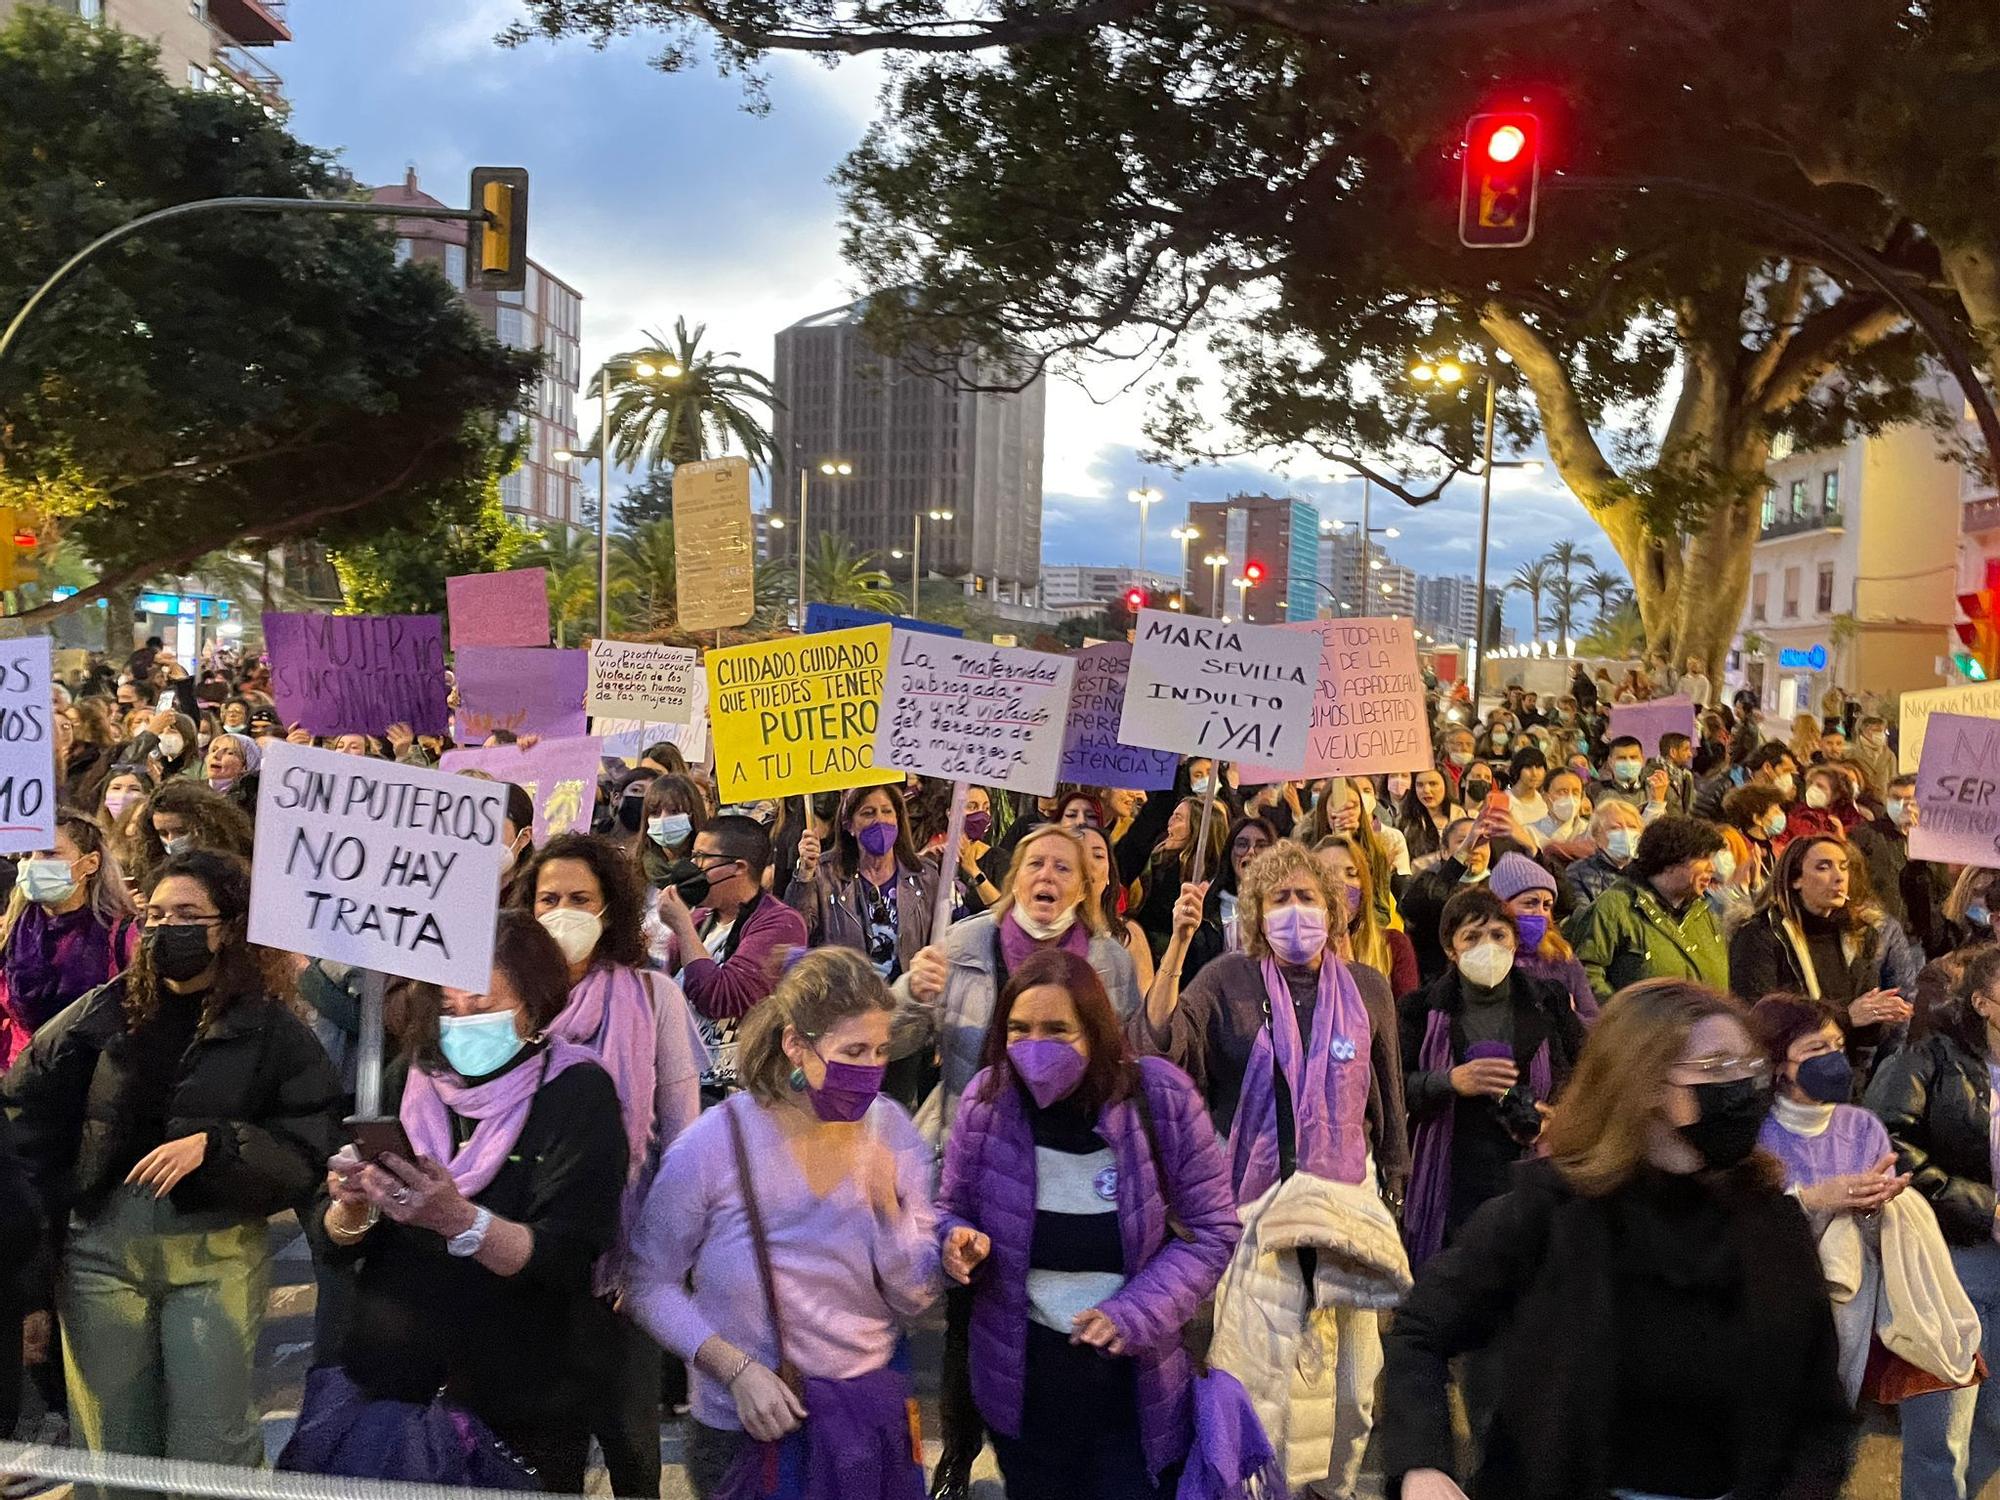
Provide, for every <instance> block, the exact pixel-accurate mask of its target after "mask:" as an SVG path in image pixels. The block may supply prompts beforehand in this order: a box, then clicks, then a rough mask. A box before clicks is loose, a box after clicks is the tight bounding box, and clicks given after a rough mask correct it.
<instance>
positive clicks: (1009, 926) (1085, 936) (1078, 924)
mask: <svg viewBox="0 0 2000 1500" xmlns="http://www.w3.org/2000/svg"><path fill="white" fill-rule="evenodd" d="M1044 948H1061V949H1063V950H1064V951H1065V952H1069V953H1074V954H1075V955H1076V956H1077V957H1078V958H1088V957H1090V929H1089V928H1088V927H1086V926H1084V925H1083V913H1081V912H1078V913H1077V918H1076V920H1075V921H1074V922H1072V923H1070V924H1069V931H1067V932H1065V933H1064V934H1063V935H1062V936H1061V937H1059V938H1054V939H1051V940H1050V941H1048V942H1042V941H1040V940H1039V939H1037V938H1033V937H1030V936H1029V935H1028V930H1027V929H1026V928H1025V927H1023V926H1022V925H1021V924H1020V923H1019V922H1017V921H1015V920H1014V911H1013V908H1012V907H1009V908H1008V909H1007V915H1006V916H1004V917H1002V918H1001V919H1000V961H1001V962H1002V963H1004V964H1006V966H1007V972H1008V973H1009V974H1011V973H1013V972H1014V971H1015V970H1016V969H1018V968H1020V967H1021V965H1022V964H1024V963H1026V962H1027V961H1028V960H1029V959H1031V958H1033V957H1034V956H1035V955H1036V954H1037V953H1039V952H1041V951H1042V949H1044Z"/></svg>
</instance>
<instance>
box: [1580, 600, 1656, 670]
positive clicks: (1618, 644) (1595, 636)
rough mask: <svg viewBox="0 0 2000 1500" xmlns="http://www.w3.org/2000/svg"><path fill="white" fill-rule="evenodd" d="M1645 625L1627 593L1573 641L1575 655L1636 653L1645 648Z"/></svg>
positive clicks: (1623, 654)
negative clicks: (1586, 631) (1580, 638)
mask: <svg viewBox="0 0 2000 1500" xmlns="http://www.w3.org/2000/svg"><path fill="white" fill-rule="evenodd" d="M1645 644H1646V627H1645V625H1644V623H1643V622H1642V621H1641V620H1640V619H1639V606H1638V605H1637V604H1636V603H1635V602H1634V601H1633V599H1632V597H1631V595H1630V594H1629V593H1628V594H1627V595H1626V596H1625V597H1624V598H1623V599H1621V600H1619V601H1618V602H1616V603H1615V604H1613V605H1612V607H1611V609H1610V612H1609V613H1607V614H1602V615H1599V616H1598V617H1597V619H1596V620H1595V621H1594V622H1593V623H1592V624H1591V627H1590V633H1589V634H1588V635H1586V636H1584V638H1583V639H1582V640H1580V641H1578V642H1577V643H1576V654H1577V655H1578V656H1611V657H1626V656H1637V655H1638V654H1639V653H1640V651H1642V650H1643V649H1644V648H1645Z"/></svg>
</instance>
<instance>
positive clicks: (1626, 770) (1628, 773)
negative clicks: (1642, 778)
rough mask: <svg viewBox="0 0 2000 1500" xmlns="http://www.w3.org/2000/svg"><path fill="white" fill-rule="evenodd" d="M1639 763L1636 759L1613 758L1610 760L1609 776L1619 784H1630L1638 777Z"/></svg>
mask: <svg viewBox="0 0 2000 1500" xmlns="http://www.w3.org/2000/svg"><path fill="white" fill-rule="evenodd" d="M1639 771H1640V763H1639V762H1638V761H1636V760H1614V761H1613V762H1611V778H1612V780H1614V781H1616V782H1617V783H1618V784H1619V785H1620V786H1630V785H1632V783H1633V782H1635V781H1637V780H1638V779H1639Z"/></svg>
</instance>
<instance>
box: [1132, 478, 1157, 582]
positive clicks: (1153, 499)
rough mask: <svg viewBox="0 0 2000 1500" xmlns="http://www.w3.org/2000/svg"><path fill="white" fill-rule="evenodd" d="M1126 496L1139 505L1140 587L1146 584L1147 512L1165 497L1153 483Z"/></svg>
mask: <svg viewBox="0 0 2000 1500" xmlns="http://www.w3.org/2000/svg"><path fill="white" fill-rule="evenodd" d="M1125 498H1126V499H1127V500H1130V501H1131V502H1132V503H1133V504H1134V505H1136V506H1138V507H1139V587H1140V588H1144V587H1145V586H1146V512H1147V511H1149V510H1151V509H1152V508H1153V507H1154V506H1155V505H1158V504H1159V503H1160V501H1161V500H1162V499H1164V498H1165V497H1164V496H1162V495H1161V494H1160V492H1159V491H1158V490H1156V489H1154V488H1153V487H1152V486H1151V485H1144V486H1141V487H1140V488H1139V489H1136V490H1132V491H1130V492H1129V493H1128V494H1127V495H1126V496H1125Z"/></svg>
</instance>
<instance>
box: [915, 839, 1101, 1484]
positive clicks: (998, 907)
mask: <svg viewBox="0 0 2000 1500" xmlns="http://www.w3.org/2000/svg"><path fill="white" fill-rule="evenodd" d="M1088 862H1089V856H1088V855H1087V854H1086V853H1085V852H1084V849H1083V846H1082V845H1081V844H1079V843H1078V842H1077V839H1076V837H1075V836H1074V835H1072V834H1070V833H1069V832H1067V831H1065V830H1064V829H1061V828H1057V827H1054V826H1052V825H1046V824H1045V825H1043V826H1042V827H1040V828H1036V829H1033V830H1032V831H1030V832H1029V833H1027V834H1026V835H1024V836H1023V837H1022V839H1021V840H1020V842H1019V843H1017V844H1016V845H1015V846H1014V859H1013V863H1012V864H1011V865H1010V866H1009V867H1008V870H1007V878H1006V880H1005V881H1004V882H1003V883H1002V884H1003V888H1004V890H1005V894H1004V895H1003V896H1002V897H1001V898H1000V900H999V901H998V902H996V903H995V904H994V905H993V906H992V907H991V908H990V909H989V910H987V911H984V912H981V913H980V914H979V915H978V916H976V917H968V918H967V919H966V920H965V921H963V922H959V923H957V924H955V925H954V926H953V927H952V929H951V931H950V932H949V933H948V934H947V935H946V938H945V942H944V946H943V947H941V948H926V949H924V950H923V951H922V952H921V953H919V954H918V955H917V957H916V960H915V962H913V963H912V964H911V966H910V972H909V973H908V974H907V975H905V976H904V977H903V978H902V979H901V980H900V981H898V982H897V985H896V987H895V988H896V999H897V1001H898V1003H899V1007H900V1008H899V1010H898V1012H897V1016H896V1053H897V1056H899V1057H904V1056H909V1055H911V1054H913V1053H917V1052H921V1051H924V1050H927V1049H930V1048H933V1047H935V1048H936V1050H937V1052H938V1056H939V1060H940V1063H941V1066H942V1069H943V1073H942V1077H941V1078H940V1080H939V1084H938V1092H939V1101H938V1102H939V1113H940V1117H941V1119H942V1121H943V1129H944V1130H945V1131H946V1132H947V1134H948V1133H949V1131H950V1130H951V1128H952V1122H953V1121H954V1119H955V1118H956V1117H957V1114H958V1107H959V1099H960V1097H961V1095H963V1094H964V1092H965V1086H966V1084H967V1083H969V1082H970V1081H971V1079H972V1075H973V1074H974V1073H976V1072H978V1070H979V1060H980V1058H981V1056H982V1054H983V1049H984V1046H985V1039H986V1033H987V1030H988V1028H989V1026H990V1024H991V1022H992V1019H993V1009H994V1006H995V1005H996V1004H997V1003H998V1001H999V995H1000V992H1001V991H1002V990H1003V989H1005V988H1006V987H1007V981H1008V979H1009V978H1010V977H1011V976H1012V974H1013V973H1014V971H1015V970H1017V969H1018V968H1020V966H1021V965H1022V964H1024V963H1026V962H1027V961H1028V960H1029V959H1030V958H1031V957H1033V956H1034V955H1035V954H1036V953H1038V952H1041V951H1043V950H1046V949H1051V948H1060V949H1062V950H1063V951H1065V952H1068V953H1073V954H1076V955H1077V956H1079V957H1081V958H1082V959H1084V960H1085V961H1086V962H1087V963H1088V964H1089V965H1090V966H1091V967H1092V968H1093V969H1095V970H1096V971H1097V975H1098V978H1100V979H1101V980H1103V981H1104V989H1105V993H1106V994H1108V995H1109V996H1110V997H1111V1003H1112V1006H1113V1008H1114V1009H1115V1010H1117V1012H1118V1014H1119V1015H1120V1016H1121V1017H1124V1018H1127V1019H1129V1018H1130V1017H1131V1016H1132V1015H1133V1013H1134V1012H1136V1011H1137V1010H1138V1008H1139V984H1138V976H1137V972H1136V971H1135V969H1134V967H1133V964H1132V958H1131V955H1130V954H1128V953H1127V952H1126V951H1125V947H1124V945H1123V944H1122V943H1121V942H1120V941H1119V940H1118V938H1117V937H1116V936H1115V935H1114V934H1113V932H1111V931H1110V930H1108V927H1107V924H1106V922H1105V920H1104V905H1103V903H1102V901H1095V902H1094V901H1092V900H1090V899H1089V895H1088V889H1089V888H1088V886H1087V884H1086V883H1085V877H1084V871H1085V868H1086V866H1087V864H1088ZM971 1318H972V1302H971V1298H970V1297H969V1296H967V1295H966V1294H964V1293H963V1292H954V1293H951V1294H949V1295H947V1297H946V1299H945V1344H944V1392H943V1398H942V1403H941V1405H942V1417H943V1425H944V1456H943V1457H942V1458H941V1459H940V1460H939V1462H938V1466H937V1469H936V1471H935V1473H934V1474H933V1477H932V1485H931V1488H932V1491H933V1493H934V1494H951V1495H956V1496H960V1497H962V1496H963V1495H964V1494H966V1493H967V1492H968V1488H969V1486H970V1483H971V1475H972V1465H973V1462H974V1460H976V1459H977V1458H978V1456H979V1447H980V1442H981V1431H980V1421H979V1414H978V1411H977V1410H976V1409H975V1407H974V1405H973V1401H972V1388H971V1384H970V1374H969V1370H970V1365H969V1357H970V1343H969V1330H970V1327H971Z"/></svg>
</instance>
